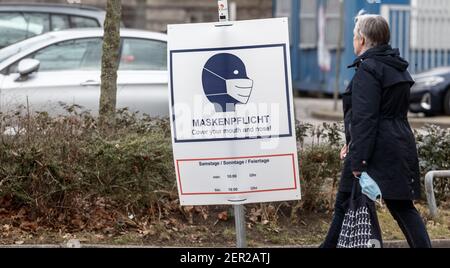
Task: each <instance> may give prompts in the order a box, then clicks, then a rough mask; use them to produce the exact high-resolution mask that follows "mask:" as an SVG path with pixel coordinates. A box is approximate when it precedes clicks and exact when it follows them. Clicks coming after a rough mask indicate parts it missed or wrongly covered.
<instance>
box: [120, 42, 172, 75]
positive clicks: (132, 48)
mask: <svg viewBox="0 0 450 268" xmlns="http://www.w3.org/2000/svg"><path fill="white" fill-rule="evenodd" d="M121 55H122V56H121V59H120V67H119V70H122V71H126V70H154V71H158V70H161V71H163V70H167V43H166V42H162V41H156V40H146V39H131V38H128V39H124V41H123V48H122V54H121Z"/></svg>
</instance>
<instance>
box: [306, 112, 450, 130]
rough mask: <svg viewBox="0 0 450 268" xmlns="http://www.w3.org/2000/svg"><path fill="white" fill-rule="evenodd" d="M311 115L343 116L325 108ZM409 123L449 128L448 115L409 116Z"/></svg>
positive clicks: (324, 117) (339, 118)
mask: <svg viewBox="0 0 450 268" xmlns="http://www.w3.org/2000/svg"><path fill="white" fill-rule="evenodd" d="M311 116H312V117H313V118H315V119H319V120H326V121H343V120H344V116H343V114H342V111H341V112H335V111H331V110H326V109H318V110H312V111H311ZM408 120H409V123H410V124H411V127H413V128H421V127H424V126H425V125H427V124H432V125H437V126H439V127H441V128H450V117H428V118H415V117H410V118H409V119H408Z"/></svg>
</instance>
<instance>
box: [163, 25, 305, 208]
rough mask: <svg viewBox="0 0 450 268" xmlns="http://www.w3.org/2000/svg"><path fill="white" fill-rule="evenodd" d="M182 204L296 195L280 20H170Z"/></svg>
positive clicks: (173, 111)
mask: <svg viewBox="0 0 450 268" xmlns="http://www.w3.org/2000/svg"><path fill="white" fill-rule="evenodd" d="M168 34H169V52H168V60H169V70H170V85H169V88H170V102H171V126H172V139H173V150H174V160H175V168H176V175H177V183H178V191H179V195H180V200H181V204H182V205H219V204H246V203H259V202H272V201H286V200H298V199H300V181H299V168H298V159H297V146H296V138H295V119H294V112H293V94H292V85H291V75H290V73H291V70H290V57H289V32H288V22H287V19H286V18H281V19H266V20H252V21H239V22H230V23H228V24H217V23H201V24H183V25H169V27H168Z"/></svg>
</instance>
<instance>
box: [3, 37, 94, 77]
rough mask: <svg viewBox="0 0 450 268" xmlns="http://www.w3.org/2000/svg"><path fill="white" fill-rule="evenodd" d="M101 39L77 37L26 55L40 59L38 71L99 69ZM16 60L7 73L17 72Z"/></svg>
mask: <svg viewBox="0 0 450 268" xmlns="http://www.w3.org/2000/svg"><path fill="white" fill-rule="evenodd" d="M101 51H102V40H101V39H100V38H91V39H79V40H69V41H64V42H60V43H57V44H54V45H51V46H49V47H46V48H43V49H41V50H39V51H38V52H36V53H34V54H32V55H30V56H27V57H26V58H34V59H37V60H39V61H40V63H41V65H40V67H39V72H51V71H69V70H100V66H101V55H102V53H101ZM18 64H19V63H18V62H16V63H15V64H13V65H12V66H11V67H10V69H9V73H17V66H18Z"/></svg>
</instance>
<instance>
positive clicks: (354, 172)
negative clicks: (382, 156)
mask: <svg viewBox="0 0 450 268" xmlns="http://www.w3.org/2000/svg"><path fill="white" fill-rule="evenodd" d="M361 174H362V172H359V171H353V176H355V178H359V177H361Z"/></svg>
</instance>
